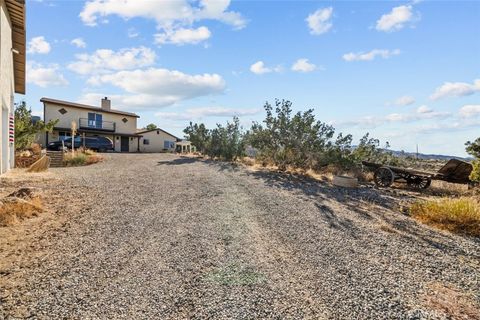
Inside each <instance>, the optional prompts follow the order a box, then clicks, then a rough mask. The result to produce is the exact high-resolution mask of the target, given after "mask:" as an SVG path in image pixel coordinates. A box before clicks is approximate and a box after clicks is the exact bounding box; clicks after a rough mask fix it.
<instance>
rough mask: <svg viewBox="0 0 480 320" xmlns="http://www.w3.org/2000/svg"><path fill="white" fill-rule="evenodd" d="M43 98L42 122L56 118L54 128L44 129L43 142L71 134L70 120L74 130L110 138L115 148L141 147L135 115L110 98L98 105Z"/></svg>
mask: <svg viewBox="0 0 480 320" xmlns="http://www.w3.org/2000/svg"><path fill="white" fill-rule="evenodd" d="M40 101H41V102H43V115H44V120H45V122H48V121H50V120H57V119H58V123H57V124H56V125H55V127H54V129H53V132H51V133H46V135H45V141H44V143H45V145H47V144H48V142H51V141H57V140H61V139H67V138H69V137H70V138H71V132H72V122H73V123H75V126H76V128H77V134H79V135H85V136H87V137H88V136H103V137H107V138H109V139H110V140H112V142H113V145H114V148H115V151H117V152H138V151H140V149H139V148H140V138H141V135H139V134H138V133H137V119H138V118H139V116H138V115H136V114H135V113H131V112H126V111H120V110H115V109H112V108H111V101H110V100H109V99H108V98H107V97H105V98H103V99H102V100H101V104H100V107H95V106H89V105H85V104H79V103H74V102H68V101H61V100H56V99H50V98H42V99H40Z"/></svg>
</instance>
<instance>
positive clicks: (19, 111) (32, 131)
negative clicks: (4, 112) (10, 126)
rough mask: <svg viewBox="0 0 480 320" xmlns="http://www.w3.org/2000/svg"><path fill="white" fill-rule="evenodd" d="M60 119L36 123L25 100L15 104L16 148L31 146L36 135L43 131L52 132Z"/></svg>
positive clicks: (23, 148)
mask: <svg viewBox="0 0 480 320" xmlns="http://www.w3.org/2000/svg"><path fill="white" fill-rule="evenodd" d="M57 122H58V120H50V121H49V122H48V123H47V124H45V122H43V121H42V120H38V121H36V122H35V123H34V122H33V120H32V110H31V109H29V108H28V107H27V104H26V102H25V101H22V102H20V103H19V104H17V105H16V106H15V150H25V149H28V148H30V147H31V145H32V143H33V142H34V141H35V136H36V135H37V134H38V133H42V132H52V130H53V127H54V126H55V125H56V124H57Z"/></svg>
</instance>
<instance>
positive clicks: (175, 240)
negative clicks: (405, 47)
mask: <svg viewBox="0 0 480 320" xmlns="http://www.w3.org/2000/svg"><path fill="white" fill-rule="evenodd" d="M107 158H108V159H107V161H105V162H103V163H100V164H95V165H91V166H88V167H77V168H56V169H50V171H49V172H47V173H40V174H25V173H23V172H21V171H16V172H15V171H14V172H11V173H8V174H7V175H6V176H2V178H1V188H0V196H5V195H7V194H8V193H10V192H12V191H14V190H15V189H17V188H19V187H31V188H35V189H36V190H38V192H39V193H40V195H41V197H42V199H44V204H45V207H46V212H45V213H43V214H40V215H39V216H38V217H35V218H32V219H29V220H25V221H23V222H21V223H19V224H17V225H14V226H11V227H5V228H0V318H5V319H17V318H18V319H21V318H33V319H57V318H74V319H77V318H78V319H80V318H81V319H98V318H100V319H113V318H115V319H118V318H124V319H132V318H134V319H152V318H159V319H185V318H195V319H203V318H213V319H252V318H271V319H367V318H375V319H387V318H388V319H479V316H478V315H479V314H480V312H479V303H480V289H479V288H480V273H479V270H480V241H479V240H478V239H474V238H467V237H462V236H457V235H453V234H449V233H447V232H443V231H438V230H435V229H432V228H430V227H427V226H424V225H420V224H418V223H416V222H415V221H414V220H412V219H411V218H409V217H408V216H406V215H404V214H402V212H401V211H402V210H401V206H402V203H404V202H405V203H408V201H410V200H411V199H412V197H414V196H415V195H412V194H411V193H409V192H404V191H402V190H398V189H397V190H393V191H379V190H377V189H375V188H372V187H371V186H361V187H360V188H358V189H342V188H336V187H332V186H331V185H330V184H329V183H327V182H319V181H315V180H309V179H304V178H301V177H298V176H293V175H286V174H278V173H272V172H265V171H261V170H260V171H259V170H255V171H252V170H248V169H245V168H242V167H236V166H234V167H232V166H231V165H229V164H224V163H219V162H212V161H201V160H197V159H192V158H181V157H178V156H174V155H169V154H111V155H108V156H107Z"/></svg>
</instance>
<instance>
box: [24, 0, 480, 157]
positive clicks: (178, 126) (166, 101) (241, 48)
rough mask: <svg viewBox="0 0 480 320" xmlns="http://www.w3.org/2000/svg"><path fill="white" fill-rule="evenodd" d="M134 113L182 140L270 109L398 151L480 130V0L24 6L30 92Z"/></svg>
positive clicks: (35, 2)
mask: <svg viewBox="0 0 480 320" xmlns="http://www.w3.org/2000/svg"><path fill="white" fill-rule="evenodd" d="M105 96H107V97H109V98H110V99H111V100H112V108H115V109H119V110H124V111H130V112H135V113H137V114H138V115H139V116H140V118H139V120H138V126H139V128H141V127H144V126H146V125H147V124H149V123H155V124H156V125H158V126H159V127H161V128H162V129H164V130H166V131H168V132H171V133H173V134H175V135H177V136H179V137H183V132H182V131H183V129H184V128H185V127H186V126H187V125H188V123H189V122H190V121H193V122H203V123H205V124H206V125H207V126H208V127H214V126H215V124H216V123H222V124H224V123H226V121H229V120H231V119H232V117H233V116H238V117H239V118H240V120H241V123H242V125H243V127H244V128H245V129H248V128H249V127H250V125H251V123H252V121H259V122H260V121H262V120H263V119H264V116H265V113H264V110H263V106H264V104H265V102H267V101H268V102H270V103H274V101H275V99H286V100H290V101H292V103H293V110H294V111H295V112H297V111H304V110H307V109H309V108H313V109H315V114H316V117H317V119H318V120H320V121H322V122H326V123H329V124H332V125H333V126H334V127H335V128H336V130H337V132H343V133H351V134H353V136H354V139H356V140H358V139H359V138H360V137H361V136H362V135H363V134H364V133H366V132H369V133H370V135H371V136H372V137H375V138H378V139H380V141H381V144H382V145H384V144H385V143H386V142H387V141H388V142H389V144H390V146H391V148H392V149H394V150H405V151H414V150H415V149H416V147H417V145H418V149H419V151H420V152H422V153H436V154H449V155H457V156H465V155H466V154H465V146H464V143H465V142H466V141H467V140H474V139H475V138H477V137H479V136H480V1H418V0H417V1H246V0H245V1H228V0H172V1H169V0H165V1H159V0H158V1H156V0H88V1H67V0H63V1H52V0H27V94H26V95H24V96H21V95H18V96H16V99H17V101H18V100H21V99H23V100H25V101H26V102H27V104H28V105H29V106H30V107H31V108H32V110H33V113H34V114H36V115H39V116H43V115H42V110H43V106H42V104H41V103H40V98H42V97H49V98H54V99H60V100H67V101H72V102H80V103H86V104H90V105H94V106H99V105H100V99H101V97H105Z"/></svg>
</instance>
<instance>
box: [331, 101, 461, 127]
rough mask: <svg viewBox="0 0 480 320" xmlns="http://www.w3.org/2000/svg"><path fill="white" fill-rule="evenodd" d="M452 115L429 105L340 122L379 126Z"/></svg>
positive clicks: (342, 124)
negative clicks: (407, 110)
mask: <svg viewBox="0 0 480 320" xmlns="http://www.w3.org/2000/svg"><path fill="white" fill-rule="evenodd" d="M450 117H452V114H451V113H450V112H436V111H433V110H432V109H430V108H428V107H427V106H421V107H419V108H418V109H417V110H416V111H415V113H391V114H388V115H386V116H383V117H374V116H365V117H363V118H358V119H355V120H350V121H345V122H339V125H340V126H342V127H345V126H359V127H365V128H367V127H369V128H373V127H378V126H381V125H384V124H387V123H395V122H408V123H410V122H416V121H421V120H429V119H447V118H450Z"/></svg>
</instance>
